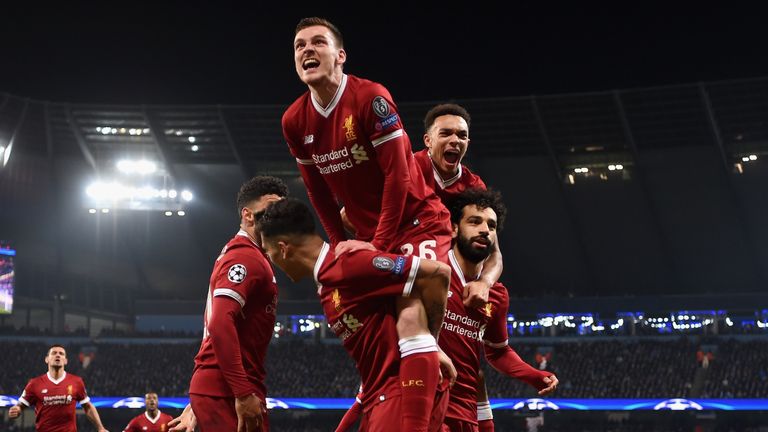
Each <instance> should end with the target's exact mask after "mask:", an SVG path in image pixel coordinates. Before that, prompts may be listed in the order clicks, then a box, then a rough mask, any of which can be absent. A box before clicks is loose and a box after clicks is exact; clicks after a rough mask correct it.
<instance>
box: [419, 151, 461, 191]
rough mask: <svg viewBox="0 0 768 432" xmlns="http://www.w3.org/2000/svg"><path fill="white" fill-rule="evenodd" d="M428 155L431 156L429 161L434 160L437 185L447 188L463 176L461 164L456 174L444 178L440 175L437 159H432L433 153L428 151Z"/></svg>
mask: <svg viewBox="0 0 768 432" xmlns="http://www.w3.org/2000/svg"><path fill="white" fill-rule="evenodd" d="M427 156H429V161H430V162H432V175H434V176H435V182H437V185H438V186H440V189H445V188H447V187H448V186H450V185H452V184H454V183H456V182H457V181H458V180H459V179H460V178H461V164H459V172H458V173H457V174H456V175H455V176H453V177H451V178H449V179H448V180H443V178H442V177H440V172H439V171H438V170H437V167H436V166H435V161H433V160H432V155H431V154H430V153H429V152H427Z"/></svg>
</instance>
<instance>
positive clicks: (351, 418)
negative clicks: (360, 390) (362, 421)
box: [335, 401, 363, 432]
mask: <svg viewBox="0 0 768 432" xmlns="http://www.w3.org/2000/svg"><path fill="white" fill-rule="evenodd" d="M361 414H363V404H361V403H360V402H358V401H355V403H353V404H352V406H351V407H349V409H348V410H347V412H345V413H344V417H342V418H341V421H340V422H339V425H338V426H336V431H335V432H349V431H351V430H352V426H354V425H355V422H356V421H357V420H358V419H359V418H360V415H361Z"/></svg>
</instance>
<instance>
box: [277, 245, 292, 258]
mask: <svg viewBox="0 0 768 432" xmlns="http://www.w3.org/2000/svg"><path fill="white" fill-rule="evenodd" d="M277 247H279V248H280V258H282V259H283V260H284V259H286V258H287V257H288V254H289V253H290V252H289V249H290V246H289V245H288V243H286V242H284V241H279V242H277Z"/></svg>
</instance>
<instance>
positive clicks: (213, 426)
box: [189, 394, 269, 432]
mask: <svg viewBox="0 0 768 432" xmlns="http://www.w3.org/2000/svg"><path fill="white" fill-rule="evenodd" d="M189 403H190V404H192V411H193V412H194V413H195V417H196V418H197V427H198V428H199V429H200V432H220V431H236V430H237V412H235V398H231V397H216V396H204V395H199V394H190V395H189ZM261 404H262V406H261V410H262V413H263V417H262V425H261V431H262V432H269V417H268V415H267V406H266V405H265V404H264V402H263V401H262V403H261Z"/></svg>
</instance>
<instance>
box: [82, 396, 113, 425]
mask: <svg viewBox="0 0 768 432" xmlns="http://www.w3.org/2000/svg"><path fill="white" fill-rule="evenodd" d="M82 407H83V411H84V412H85V416H86V417H88V420H90V421H91V423H92V424H93V426H94V427H95V428H96V430H98V431H99V432H109V431H108V430H107V429H106V428H105V427H104V425H103V424H101V417H99V412H98V411H97V410H96V407H95V406H93V404H92V403H90V402H86V403H84V404H82Z"/></svg>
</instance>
